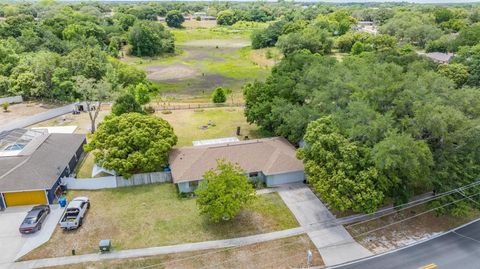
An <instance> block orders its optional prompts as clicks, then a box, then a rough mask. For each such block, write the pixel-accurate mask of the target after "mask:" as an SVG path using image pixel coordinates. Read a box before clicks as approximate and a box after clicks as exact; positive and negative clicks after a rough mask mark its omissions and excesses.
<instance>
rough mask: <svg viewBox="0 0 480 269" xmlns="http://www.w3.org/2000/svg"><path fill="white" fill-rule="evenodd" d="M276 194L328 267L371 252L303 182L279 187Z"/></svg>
mask: <svg viewBox="0 0 480 269" xmlns="http://www.w3.org/2000/svg"><path fill="white" fill-rule="evenodd" d="M278 194H279V195H280V197H282V200H283V201H284V202H285V204H286V205H287V206H288V208H289V209H290V211H292V213H293V215H295V217H296V218H297V220H298V222H299V223H300V225H301V226H302V227H303V228H305V230H307V234H308V236H309V237H310V239H311V240H312V242H313V244H315V246H316V247H317V249H318V251H319V252H320V255H322V258H323V261H324V262H325V265H327V266H331V265H335V264H340V263H344V262H348V261H352V260H356V259H359V258H364V257H367V256H370V255H372V253H370V251H368V250H367V249H366V248H364V247H363V246H361V245H360V244H358V243H357V242H356V241H355V240H354V239H353V238H352V237H351V236H350V234H349V233H348V232H347V230H345V228H344V227H343V226H342V225H339V224H336V221H335V220H336V219H335V217H334V216H333V215H332V213H331V212H330V211H329V210H328V209H327V207H326V206H325V205H324V204H323V203H322V202H321V201H320V200H319V199H318V198H317V196H315V194H314V193H313V192H312V191H311V190H310V188H309V187H308V186H306V185H304V184H291V185H287V186H282V188H281V189H279V191H278Z"/></svg>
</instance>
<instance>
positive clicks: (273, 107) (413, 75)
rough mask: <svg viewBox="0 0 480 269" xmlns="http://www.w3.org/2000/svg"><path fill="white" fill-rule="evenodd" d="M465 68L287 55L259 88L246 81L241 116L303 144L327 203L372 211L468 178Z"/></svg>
mask: <svg viewBox="0 0 480 269" xmlns="http://www.w3.org/2000/svg"><path fill="white" fill-rule="evenodd" d="M464 53H467V52H464ZM468 53H470V51H469V52H468ZM469 55H470V54H469ZM461 59H464V58H463V56H462V54H460V56H459V58H458V61H461ZM469 59H472V57H470V58H469ZM470 68H472V69H473V68H474V66H471V67H469V66H468V65H465V66H462V65H457V64H453V65H446V66H445V67H443V66H438V67H437V65H436V64H433V63H432V62H430V61H429V60H427V59H423V58H421V57H419V56H417V55H416V54H415V52H413V51H412V50H405V49H403V48H390V49H386V50H379V51H371V52H368V51H364V52H362V53H361V54H359V55H350V56H346V57H344V58H343V59H342V61H337V60H335V59H334V58H333V57H329V56H321V55H318V54H310V53H306V52H304V51H301V52H296V53H292V54H290V55H287V57H285V58H284V59H283V60H282V61H281V62H280V63H279V64H277V65H276V66H275V67H274V68H273V69H272V73H271V75H270V76H269V77H268V78H267V80H266V81H265V82H255V83H251V84H247V85H245V87H244V98H245V102H246V110H245V115H246V117H247V121H248V122H250V123H255V124H258V125H259V126H260V127H261V128H262V129H263V130H264V131H267V132H270V133H272V134H273V135H280V136H284V137H286V138H288V139H289V140H290V141H292V142H293V143H299V142H301V141H302V140H304V142H305V145H306V146H305V148H304V149H301V150H300V152H299V157H301V158H302V159H303V160H304V163H305V169H306V173H307V175H308V180H309V181H310V182H311V183H312V184H313V186H314V189H315V190H316V191H318V192H319V193H320V194H321V195H322V198H323V199H325V201H326V202H327V203H329V204H330V205H332V206H333V207H335V208H337V209H340V210H347V209H351V210H354V211H359V212H360V211H361V212H372V211H374V210H375V209H376V208H377V207H378V206H379V205H381V204H382V203H383V200H384V199H385V198H391V199H393V200H394V201H395V202H396V203H397V204H398V203H402V202H404V201H406V200H408V198H409V197H411V196H412V195H414V194H415V193H419V192H420V193H422V192H426V191H428V190H431V188H433V187H434V186H435V188H437V189H439V190H440V189H445V188H447V189H448V188H449V187H452V186H458V185H461V184H466V183H469V182H471V181H472V180H474V179H475V178H476V177H477V174H476V173H477V171H479V169H480V165H479V163H480V159H478V158H479V157H480V156H478V154H475V153H473V152H475V150H477V149H478V148H477V147H478V145H477V143H476V142H473V141H474V140H472V139H473V137H475V136H476V135H477V131H476V126H477V125H478V122H479V120H480V117H479V114H478V111H477V109H474V107H475V106H476V104H474V102H476V101H474V100H479V97H480V91H479V90H478V89H472V88H469V87H465V86H462V83H463V82H464V81H465V80H466V70H472V69H470ZM470 75H471V73H469V76H470ZM472 102H473V103H472ZM477 138H480V137H477ZM458 145H463V146H462V147H461V149H460V148H459V146H458ZM460 160H462V161H460ZM462 162H463V164H462ZM452 178H455V179H456V181H452V180H451V179H452ZM358 182H362V184H359V183H358Z"/></svg>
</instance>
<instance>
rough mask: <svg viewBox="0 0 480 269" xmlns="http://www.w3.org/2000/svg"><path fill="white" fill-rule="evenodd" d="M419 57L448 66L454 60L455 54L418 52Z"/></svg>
mask: <svg viewBox="0 0 480 269" xmlns="http://www.w3.org/2000/svg"><path fill="white" fill-rule="evenodd" d="M417 54H418V55H424V56H425V57H427V58H429V59H431V60H432V61H434V62H436V63H440V64H447V63H449V62H450V60H452V58H453V56H454V54H453V53H443V52H429V53H423V52H417Z"/></svg>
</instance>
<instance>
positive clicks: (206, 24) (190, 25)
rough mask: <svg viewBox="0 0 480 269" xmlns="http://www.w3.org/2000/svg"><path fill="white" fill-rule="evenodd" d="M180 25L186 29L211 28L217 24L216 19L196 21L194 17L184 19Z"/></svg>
mask: <svg viewBox="0 0 480 269" xmlns="http://www.w3.org/2000/svg"><path fill="white" fill-rule="evenodd" d="M182 26H183V27H185V28H187V29H196V28H213V27H215V26H217V21H216V20H211V21H197V20H195V18H194V19H191V20H186V21H184V22H183V23H182Z"/></svg>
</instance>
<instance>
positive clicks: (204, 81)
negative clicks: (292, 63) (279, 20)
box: [123, 26, 271, 101]
mask: <svg viewBox="0 0 480 269" xmlns="http://www.w3.org/2000/svg"><path fill="white" fill-rule="evenodd" d="M171 31H172V32H173V34H174V35H175V39H176V41H175V42H176V43H175V44H176V47H177V52H176V53H175V54H173V55H165V56H163V57H157V58H139V57H133V56H125V57H124V58H123V61H124V62H126V63H129V64H131V65H134V66H136V67H137V68H141V69H144V70H145V71H146V72H147V77H148V78H149V79H150V80H151V81H152V82H154V83H155V84H157V85H158V86H159V87H160V95H162V96H176V97H178V96H181V97H182V98H186V97H198V96H200V97H204V98H203V99H204V100H205V101H209V95H210V93H211V91H212V90H213V89H214V88H216V87H219V86H223V87H227V88H231V89H232V90H234V91H236V92H239V91H240V89H241V87H242V86H243V85H244V84H245V83H247V82H251V81H254V80H256V79H258V80H263V79H265V77H266V76H267V75H268V74H269V69H270V67H271V64H264V63H263V62H264V60H265V59H261V58H265V55H264V54H263V53H256V52H255V51H252V49H251V48H250V35H251V33H252V29H248V28H234V27H220V26H215V27H210V28H195V27H193V28H191V27H187V28H183V29H172V30H171Z"/></svg>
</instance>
